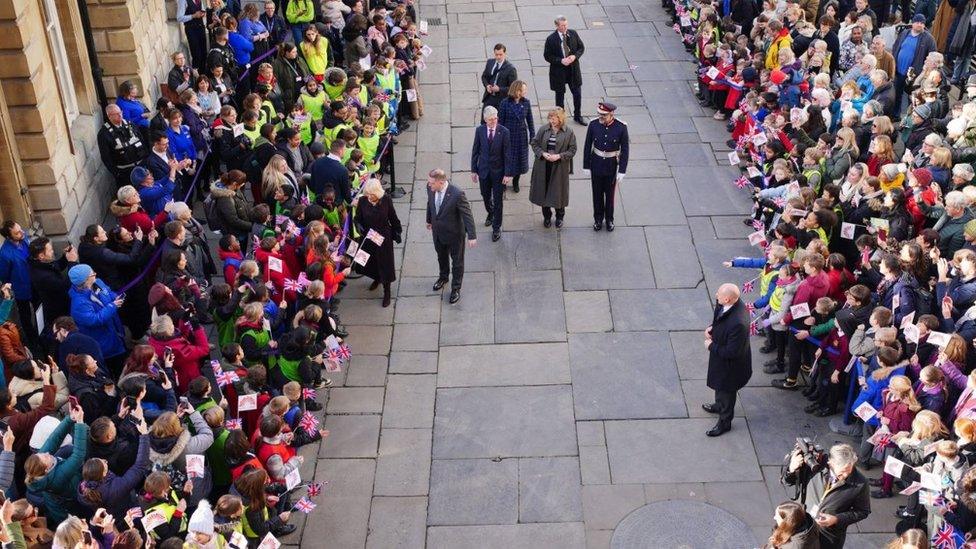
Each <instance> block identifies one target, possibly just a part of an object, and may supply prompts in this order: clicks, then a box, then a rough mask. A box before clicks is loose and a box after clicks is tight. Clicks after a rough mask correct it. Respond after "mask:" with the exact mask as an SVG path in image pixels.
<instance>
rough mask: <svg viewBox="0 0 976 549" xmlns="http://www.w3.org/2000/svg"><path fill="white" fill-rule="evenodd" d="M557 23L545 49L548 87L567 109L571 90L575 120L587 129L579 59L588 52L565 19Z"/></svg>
mask: <svg viewBox="0 0 976 549" xmlns="http://www.w3.org/2000/svg"><path fill="white" fill-rule="evenodd" d="M555 23H556V32H554V33H552V34H550V35H549V37H548V38H546V46H545V49H543V57H545V59H546V62H548V63H549V87H550V88H551V89H552V91H554V92H556V106H557V107H560V108H562V109H565V106H564V103H565V100H566V86H569V91H570V92H571V93H572V94H573V120H575V121H576V123H577V124H580V125H582V126H585V125H586V120H584V119H583V115H582V114H581V112H580V105H581V104H582V100H581V95H582V91H581V87H582V86H583V73H582V72H581V71H580V64H579V58H580V57H582V55H583V51H584V50H585V49H586V48H585V47H584V46H583V40H581V39H580V37H579V34H577V33H576V31H574V30H572V29H570V28H569V22H568V21H567V20H566V18H565V17H563V16H559V17H557V18H556V21H555Z"/></svg>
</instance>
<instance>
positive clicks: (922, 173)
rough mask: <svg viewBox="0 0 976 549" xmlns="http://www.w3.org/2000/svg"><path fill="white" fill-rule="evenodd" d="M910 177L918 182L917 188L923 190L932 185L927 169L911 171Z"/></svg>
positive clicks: (930, 175)
mask: <svg viewBox="0 0 976 549" xmlns="http://www.w3.org/2000/svg"><path fill="white" fill-rule="evenodd" d="M912 177H914V178H915V181H918V186H919V187H922V188H923V189H926V188H928V186H929V185H931V184H932V172H931V171H930V170H929V169H928V168H917V169H914V170H912Z"/></svg>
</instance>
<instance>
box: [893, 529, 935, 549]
mask: <svg viewBox="0 0 976 549" xmlns="http://www.w3.org/2000/svg"><path fill="white" fill-rule="evenodd" d="M885 549H929V536H928V534H926V533H925V530H922V529H920V528H912V529H911V530H905V531H904V532H902V534H901V535H900V536H898V537H897V538H895V539H893V540H891V541H889V542H888V545H885Z"/></svg>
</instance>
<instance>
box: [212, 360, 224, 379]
mask: <svg viewBox="0 0 976 549" xmlns="http://www.w3.org/2000/svg"><path fill="white" fill-rule="evenodd" d="M210 369H211V370H213V373H214V375H218V374H220V372H221V371H223V369H222V368H221V367H220V361H219V360H211V361H210Z"/></svg>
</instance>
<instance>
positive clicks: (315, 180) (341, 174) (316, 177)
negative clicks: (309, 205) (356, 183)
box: [308, 139, 352, 204]
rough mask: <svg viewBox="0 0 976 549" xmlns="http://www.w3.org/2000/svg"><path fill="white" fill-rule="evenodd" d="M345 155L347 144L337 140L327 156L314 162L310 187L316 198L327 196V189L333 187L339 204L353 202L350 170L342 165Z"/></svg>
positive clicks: (310, 171)
mask: <svg viewBox="0 0 976 549" xmlns="http://www.w3.org/2000/svg"><path fill="white" fill-rule="evenodd" d="M344 154H346V142H345V141H343V140H342V139H336V140H335V141H333V142H332V145H330V146H329V154H328V155H327V156H323V157H322V158H319V159H317V160H316V161H315V162H312V168H311V169H310V170H309V173H310V174H311V178H310V180H309V184H308V186H309V189H310V190H311V191H312V192H313V193H315V196H316V198H317V197H320V196H322V195H323V194H325V188H326V187H332V188H333V189H335V192H336V200H337V201H338V202H340V203H343V204H348V203H349V202H350V201H351V200H352V185H351V184H350V182H349V170H347V169H346V167H345V166H344V165H343V164H342V156H343V155H344Z"/></svg>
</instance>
